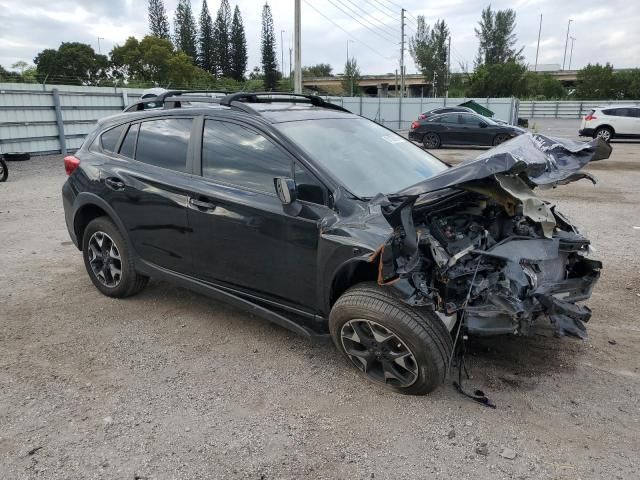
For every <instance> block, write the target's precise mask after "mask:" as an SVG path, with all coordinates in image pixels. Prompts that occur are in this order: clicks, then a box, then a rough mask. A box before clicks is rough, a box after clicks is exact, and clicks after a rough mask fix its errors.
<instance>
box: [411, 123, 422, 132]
mask: <svg viewBox="0 0 640 480" xmlns="http://www.w3.org/2000/svg"><path fill="white" fill-rule="evenodd" d="M418 126H420V124H419V123H418V122H411V130H415V129H416V128H418Z"/></svg>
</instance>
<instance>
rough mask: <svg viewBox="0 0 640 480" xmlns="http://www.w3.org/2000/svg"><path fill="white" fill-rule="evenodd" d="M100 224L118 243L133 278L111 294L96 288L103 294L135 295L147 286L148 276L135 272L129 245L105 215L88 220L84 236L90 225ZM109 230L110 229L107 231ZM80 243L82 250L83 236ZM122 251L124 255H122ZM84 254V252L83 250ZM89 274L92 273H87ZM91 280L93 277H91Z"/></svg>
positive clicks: (90, 227)
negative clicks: (122, 287)
mask: <svg viewBox="0 0 640 480" xmlns="http://www.w3.org/2000/svg"><path fill="white" fill-rule="evenodd" d="M100 224H102V225H101V227H100V228H101V229H102V230H104V231H106V232H105V233H108V234H109V235H110V236H111V237H112V238H113V237H116V238H114V240H115V241H116V244H117V245H118V248H119V249H120V254H121V256H124V259H125V260H126V264H127V265H126V271H127V274H128V275H132V276H133V279H132V280H130V281H128V286H127V288H126V289H124V291H120V292H117V293H115V294H111V293H107V292H105V291H103V290H102V289H100V288H98V289H99V290H100V291H101V292H102V293H104V294H105V295H109V296H113V297H116V298H124V297H130V296H132V295H135V294H136V293H138V292H140V291H141V290H142V289H143V288H144V287H146V286H147V283H148V282H149V277H146V276H144V275H140V274H139V273H137V272H136V269H135V263H134V260H133V255H131V254H130V250H131V249H130V247H129V243H128V242H127V240H126V239H125V238H124V235H122V233H121V232H120V230H119V229H118V227H117V226H116V225H115V223H113V221H112V220H111V219H110V218H109V217H107V216H102V217H97V218H94V219H93V220H91V221H90V222H89V224H88V225H87V227H86V228H85V229H84V231H85V234H84V235H85V236H87V235H88V233H87V232H89V231H91V229H92V227H93V226H94V225H100ZM108 230H110V231H108ZM82 245H83V250H84V246H85V239H84V238H83V240H82ZM123 253H124V255H123ZM83 254H84V252H83ZM123 270H124V265H123ZM89 275H90V276H91V275H92V274H91V273H89ZM92 280H93V279H92Z"/></svg>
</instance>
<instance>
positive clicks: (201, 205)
mask: <svg viewBox="0 0 640 480" xmlns="http://www.w3.org/2000/svg"><path fill="white" fill-rule="evenodd" d="M189 205H190V206H192V207H195V208H198V209H201V210H215V208H216V206H215V204H213V203H211V202H206V201H204V200H198V199H197V198H189Z"/></svg>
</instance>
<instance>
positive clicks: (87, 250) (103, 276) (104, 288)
mask: <svg viewBox="0 0 640 480" xmlns="http://www.w3.org/2000/svg"><path fill="white" fill-rule="evenodd" d="M82 256H83V258H84V265H85V267H86V269H87V273H88V274H89V278H90V279H91V281H92V282H93V284H94V285H95V286H96V288H97V289H98V290H100V292H102V293H103V294H104V295H107V296H108V297H116V298H124V297H129V296H131V295H135V294H136V293H138V292H139V291H140V290H142V289H143V288H144V287H145V286H146V285H147V282H148V281H149V278H148V277H145V276H143V275H139V274H138V273H137V272H136V270H135V268H134V264H133V257H132V255H131V251H130V249H129V245H128V244H127V242H126V241H125V239H124V237H123V236H122V234H121V233H120V231H119V230H118V227H116V226H115V224H114V223H113V222H112V221H111V219H110V218H109V217H98V218H95V219H93V220H91V221H90V222H89V224H88V225H87V227H86V228H85V229H84V234H83V236H82Z"/></svg>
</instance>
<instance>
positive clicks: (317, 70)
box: [302, 63, 333, 78]
mask: <svg viewBox="0 0 640 480" xmlns="http://www.w3.org/2000/svg"><path fill="white" fill-rule="evenodd" d="M332 71H333V68H331V65H329V64H328V63H318V64H317V65H309V66H307V67H302V77H303V78H310V77H332V76H333V74H332V73H331V72H332Z"/></svg>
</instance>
